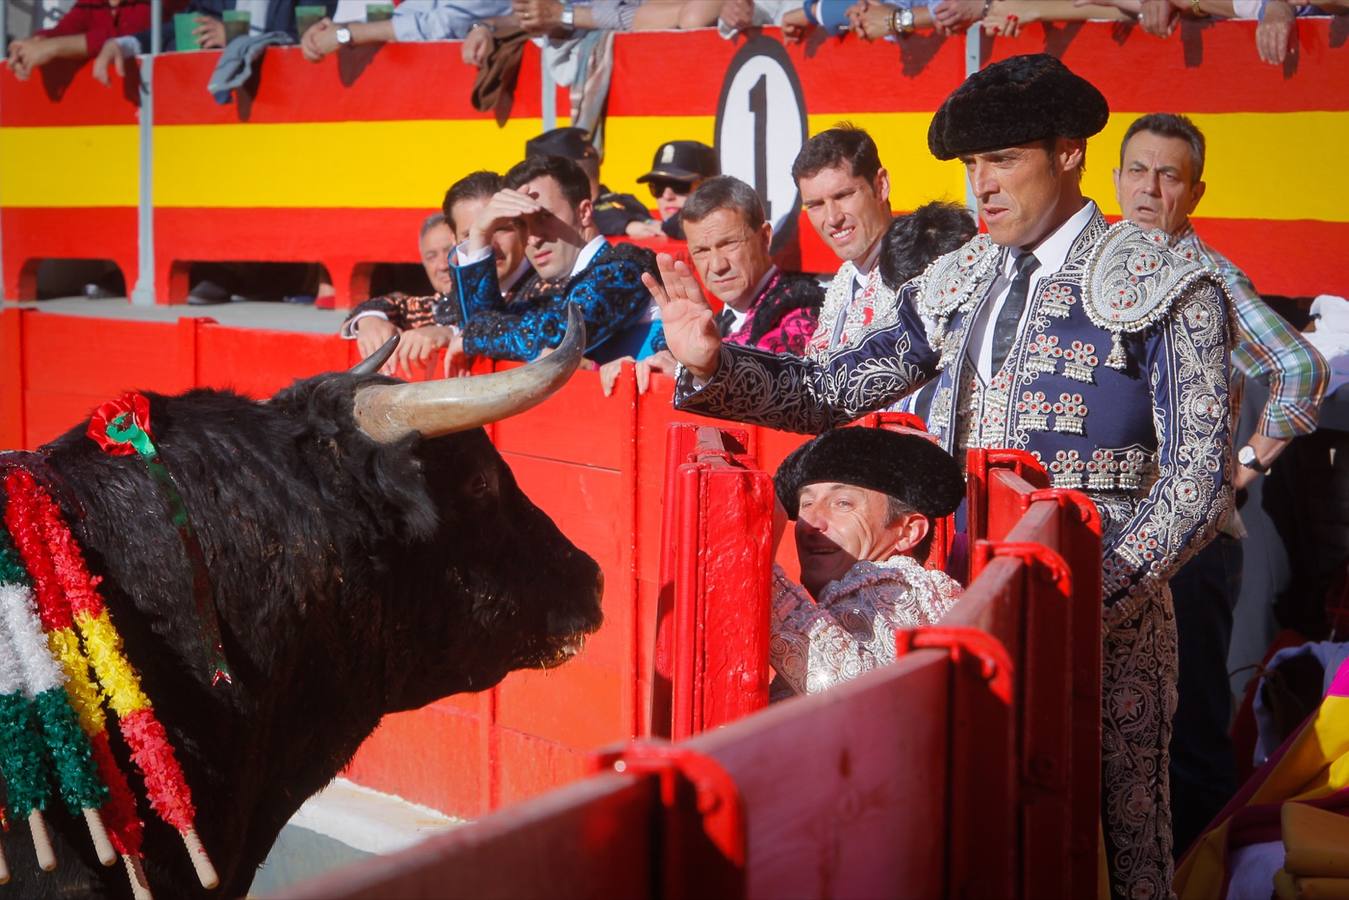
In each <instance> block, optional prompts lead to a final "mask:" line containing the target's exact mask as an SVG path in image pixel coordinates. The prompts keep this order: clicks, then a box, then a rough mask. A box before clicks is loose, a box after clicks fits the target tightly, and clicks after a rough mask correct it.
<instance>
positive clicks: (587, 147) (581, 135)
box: [525, 127, 599, 160]
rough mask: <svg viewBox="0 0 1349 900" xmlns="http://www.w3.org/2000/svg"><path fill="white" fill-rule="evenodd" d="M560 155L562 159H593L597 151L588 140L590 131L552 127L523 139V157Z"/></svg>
mask: <svg viewBox="0 0 1349 900" xmlns="http://www.w3.org/2000/svg"><path fill="white" fill-rule="evenodd" d="M531 156H561V157H562V158H563V159H574V160H580V159H594V158H595V157H597V156H599V151H598V150H596V149H595V145H594V144H593V143H591V142H590V132H588V131H586V130H585V129H584V128H574V127H568V128H554V129H553V130H552V131H545V132H544V133H543V134H541V135H539V136H538V137H535V138H530V139H529V140H527V141H525V157H526V158H529V157H531Z"/></svg>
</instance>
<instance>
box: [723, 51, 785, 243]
mask: <svg viewBox="0 0 1349 900" xmlns="http://www.w3.org/2000/svg"><path fill="white" fill-rule="evenodd" d="M806 128H807V125H806V105H805V100H804V98H803V97H802V95H801V82H800V81H798V80H797V77H796V70H795V69H794V68H793V67H792V61H791V59H790V58H789V57H788V56H787V51H786V50H784V49H783V47H782V45H781V44H779V43H778V42H777V41H774V40H772V39H770V38H766V37H762V36H760V37H756V38H753V39H751V40H750V41H748V42H747V43H746V44H745V46H744V47H742V48H740V51H739V52H738V53H736V55H735V58H734V59H732V60H731V64H730V66H729V67H728V68H727V70H726V77H725V79H724V80H723V81H722V85H721V101H720V102H719V103H718V104H717V126H716V135H717V137H716V140H717V154H718V156H720V158H721V172H722V174H723V175H734V176H735V177H736V178H739V179H740V180H741V181H743V182H745V183H746V184H748V185H749V186H750V187H752V188H754V190H755V192H756V193H757V194H758V195H759V199H760V200H762V201H763V204H764V209H765V211H766V212H767V214H768V220H769V221H770V222H772V223H773V251H774V252H777V251H778V250H779V249H780V248H781V247H782V246H783V245H784V244H785V243H786V242H787V241H788V240H790V239H791V238H792V237H793V236H794V234H795V232H796V220H797V215H798V212H799V209H800V193H799V192H798V191H797V188H796V181H795V179H793V178H792V163H793V162H794V161H795V160H796V155H797V154H798V153H799V152H801V146H802V145H803V144H804V143H805V142H806Z"/></svg>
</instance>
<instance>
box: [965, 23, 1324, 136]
mask: <svg viewBox="0 0 1349 900" xmlns="http://www.w3.org/2000/svg"><path fill="white" fill-rule="evenodd" d="M1336 27H1339V26H1338V25H1336V24H1333V23H1332V21H1331V20H1330V19H1326V18H1320V19H1303V20H1301V21H1299V22H1298V35H1299V39H1300V42H1301V46H1300V50H1299V54H1298V57H1299V58H1297V59H1294V60H1293V62H1292V64H1291V65H1290V66H1289V67H1287V68H1283V67H1279V66H1270V65H1265V64H1264V63H1261V62H1260V60H1259V58H1258V57H1257V56H1256V52H1255V23H1254V22H1249V21H1242V22H1213V21H1205V22H1201V23H1189V22H1184V23H1182V26H1181V28H1180V30H1179V33H1178V35H1175V36H1173V37H1171V38H1170V39H1168V40H1158V39H1157V38H1154V37H1152V36H1151V35H1148V34H1144V33H1143V31H1142V29H1141V28H1136V27H1131V26H1130V27H1123V26H1122V27H1118V28H1117V27H1113V26H1111V25H1107V24H1104V23H1095V24H1085V25H1084V24H1071V25H1050V26H1040V25H1033V26H1031V27H1029V28H1026V29H1025V30H1023V31H1022V33H1021V35H1020V36H1018V37H1015V38H997V39H995V40H993V42H992V52H991V54H990V55H989V57H988V61H989V62H993V61H996V60H1000V59H1006V58H1007V57H1009V56H1015V55H1017V54H1019V53H1045V52H1048V53H1052V54H1054V55H1055V56H1058V57H1059V58H1060V59H1062V60H1063V61H1064V63H1066V64H1067V65H1068V67H1069V68H1071V69H1072V70H1073V71H1074V72H1077V73H1078V74H1079V75H1081V76H1083V77H1084V78H1087V79H1089V80H1090V81H1091V82H1092V84H1094V85H1096V87H1098V88H1099V89H1100V90H1101V93H1103V94H1105V96H1106V99H1107V100H1109V101H1110V108H1111V109H1112V110H1126V111H1131V112H1139V113H1142V112H1152V111H1155V110H1184V111H1186V112H1192V113H1222V112H1298V111H1302V110H1343V109H1349V90H1346V85H1349V53H1346V52H1345V50H1344V47H1343V43H1344V41H1343V38H1342V37H1340V38H1339V39H1335V38H1333V37H1332V31H1333V29H1334V28H1336ZM1140 73H1149V75H1150V76H1151V77H1140Z"/></svg>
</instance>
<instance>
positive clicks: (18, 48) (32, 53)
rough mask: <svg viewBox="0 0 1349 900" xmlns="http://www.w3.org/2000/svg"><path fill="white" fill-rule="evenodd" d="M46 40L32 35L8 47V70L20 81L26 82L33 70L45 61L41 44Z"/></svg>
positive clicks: (11, 43) (13, 42) (12, 42)
mask: <svg viewBox="0 0 1349 900" xmlns="http://www.w3.org/2000/svg"><path fill="white" fill-rule="evenodd" d="M45 40H46V38H44V37H42V36H41V35H34V36H33V37H30V38H24V39H23V40H18V41H11V42H10V45H9V70H10V71H11V72H13V73H14V77H15V78H17V79H19V80H20V81H27V80H28V76H30V75H32V74H33V70H34V69H36V68H38V67H39V66H41V65H42V64H43V63H45V62H46V61H47V58H46V57H47V54H45V53H44V52H43V47H42V44H43V42H44V41H45Z"/></svg>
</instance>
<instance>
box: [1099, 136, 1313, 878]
mask: <svg viewBox="0 0 1349 900" xmlns="http://www.w3.org/2000/svg"><path fill="white" fill-rule="evenodd" d="M1205 150H1206V148H1205V142H1204V135H1203V133H1202V132H1200V130H1199V129H1198V128H1196V127H1195V125H1194V123H1193V122H1191V121H1190V120H1189V119H1188V118H1186V117H1185V116H1178V115H1171V114H1169V113H1154V114H1152V115H1147V116H1143V117H1142V118H1140V119H1136V120H1135V121H1134V122H1133V124H1131V125H1130V126H1129V129H1128V130H1127V131H1126V132H1125V134H1124V142H1123V144H1122V145H1121V146H1120V167H1119V168H1118V169H1116V170H1115V195H1116V197H1117V199H1118V200H1119V204H1120V208H1121V210H1123V212H1124V216H1125V218H1127V219H1130V220H1132V221H1133V222H1135V223H1136V224H1138V225H1141V226H1143V227H1145V228H1160V229H1162V230H1163V231H1165V232H1166V233H1167V234H1168V235H1170V238H1171V246H1172V248H1173V249H1175V250H1176V251H1177V252H1179V253H1180V254H1181V255H1183V256H1185V257H1186V258H1187V259H1191V260H1194V261H1196V262H1199V263H1202V264H1203V265H1204V266H1205V267H1207V268H1209V269H1213V270H1216V271H1217V272H1219V273H1220V274H1221V275H1222V277H1223V281H1224V282H1225V284H1226V286H1227V297H1228V299H1229V300H1230V301H1231V306H1232V309H1233V311H1234V312H1235V314H1236V319H1235V324H1236V344H1237V346H1236V349H1235V350H1234V351H1233V353H1232V362H1233V364H1234V366H1235V367H1236V368H1237V370H1238V371H1240V372H1241V374H1242V375H1244V376H1245V377H1247V378H1254V379H1257V380H1259V381H1262V382H1265V383H1267V384H1268V386H1269V399H1268V400H1267V402H1266V403H1265V407H1264V410H1263V412H1262V414H1261V416H1260V422H1259V425H1258V427H1257V428H1256V431H1255V433H1254V434H1253V435H1252V436H1251V439H1250V442H1249V443H1247V444H1246V445H1245V446H1243V447H1242V448H1241V449H1240V451H1239V452H1238V454H1237V457H1236V462H1237V463H1238V465H1237V466H1236V467H1235V468H1234V472H1235V473H1236V474H1235V477H1234V478H1233V484H1234V486H1235V487H1236V489H1237V490H1238V491H1241V490H1244V489H1245V488H1246V487H1247V486H1249V485H1250V484H1251V482H1253V481H1254V480H1255V479H1256V478H1259V477H1260V476H1261V475H1263V474H1265V473H1266V472H1268V471H1269V467H1270V465H1271V464H1272V463H1273V462H1274V459H1275V458H1276V457H1277V456H1278V455H1279V454H1280V453H1281V452H1282V451H1283V450H1284V448H1285V447H1287V446H1288V443H1289V442H1290V441H1291V440H1292V439H1293V438H1295V437H1297V436H1299V435H1303V434H1309V433H1311V432H1312V431H1314V430H1316V421H1317V417H1318V415H1319V413H1320V408H1321V400H1322V396H1323V394H1324V392H1325V388H1326V383H1327V381H1328V380H1329V376H1330V373H1329V367H1328V366H1327V365H1326V362H1325V360H1324V359H1322V358H1321V355H1320V354H1319V353H1317V352H1316V350H1315V349H1314V348H1313V347H1312V346H1311V345H1310V344H1308V343H1307V342H1306V341H1305V340H1303V338H1302V337H1301V336H1300V335H1299V334H1298V333H1297V332H1296V331H1294V330H1293V329H1292V328H1291V327H1290V326H1289V325H1288V324H1287V323H1286V322H1284V320H1283V319H1282V318H1281V317H1280V316H1279V315H1278V314H1277V313H1275V312H1274V311H1273V310H1272V309H1270V308H1269V307H1268V306H1266V305H1265V303H1264V301H1263V300H1261V299H1260V295H1259V294H1257V293H1256V291H1255V288H1254V287H1253V286H1252V285H1251V281H1250V279H1249V278H1247V277H1246V275H1245V274H1244V273H1243V272H1242V271H1241V270H1240V269H1238V268H1237V267H1236V266H1235V265H1233V264H1232V262H1231V261H1230V260H1228V259H1227V258H1226V257H1225V256H1223V255H1222V254H1221V253H1218V252H1217V251H1216V250H1214V249H1213V248H1211V247H1209V246H1208V245H1207V244H1206V243H1204V242H1203V241H1202V240H1201V239H1200V238H1199V235H1198V234H1197V233H1196V232H1195V230H1194V226H1193V225H1192V224H1191V222H1190V215H1191V214H1193V212H1194V210H1195V208H1196V207H1197V206H1198V205H1199V201H1200V200H1201V199H1202V198H1203V196H1204V189H1205V184H1204V180H1203V175H1204V157H1205ZM1235 405H1237V406H1238V407H1239V406H1240V402H1239V401H1237V402H1236V404H1235ZM1243 533H1244V529H1243V528H1242V527H1241V524H1240V522H1239V520H1237V518H1236V517H1232V518H1229V519H1228V520H1227V521H1226V522H1224V523H1223V524H1222V527H1221V528H1220V530H1219V533H1218V536H1217V537H1216V538H1215V539H1214V540H1213V542H1212V543H1210V544H1209V545H1208V546H1206V547H1205V548H1204V549H1202V550H1200V551H1199V552H1198V553H1197V554H1195V556H1194V558H1192V559H1191V560H1190V561H1189V562H1188V563H1186V564H1185V565H1184V566H1183V567H1182V568H1181V569H1180V571H1179V572H1177V573H1176V575H1175V576H1174V577H1173V578H1172V579H1171V593H1172V595H1173V597H1174V601H1175V606H1176V631H1177V634H1178V636H1179V643H1178V647H1179V651H1180V672H1181V677H1180V681H1179V697H1180V703H1179V705H1178V706H1177V707H1176V718H1175V733H1174V736H1173V738H1172V741H1171V797H1172V807H1173V809H1174V811H1175V820H1174V821H1175V835H1176V841H1175V849H1176V855H1177V857H1179V856H1180V854H1181V852H1183V851H1184V850H1185V848H1186V847H1188V846H1189V845H1190V843H1191V842H1192V841H1193V840H1194V839H1195V838H1196V837H1198V836H1199V834H1200V832H1201V831H1202V830H1203V828H1204V826H1205V825H1207V824H1208V823H1209V821H1210V820H1211V819H1212V818H1213V817H1214V816H1215V815H1217V814H1218V812H1220V811H1221V810H1222V808H1223V806H1224V805H1226V803H1227V801H1228V800H1230V799H1231V798H1232V795H1233V794H1235V793H1236V790H1237V773H1236V758H1235V754H1234V752H1233V749H1232V742H1231V739H1230V738H1229V737H1228V726H1229V724H1230V722H1231V719H1232V696H1231V692H1230V690H1229V688H1228V680H1227V650H1228V645H1229V643H1230V642H1231V639H1232V613H1233V610H1234V609H1235V607H1236V603H1237V595H1238V593H1239V591H1240V585H1241V569H1242V563H1241V557H1242V548H1241V542H1240V538H1241V537H1242V536H1243Z"/></svg>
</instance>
